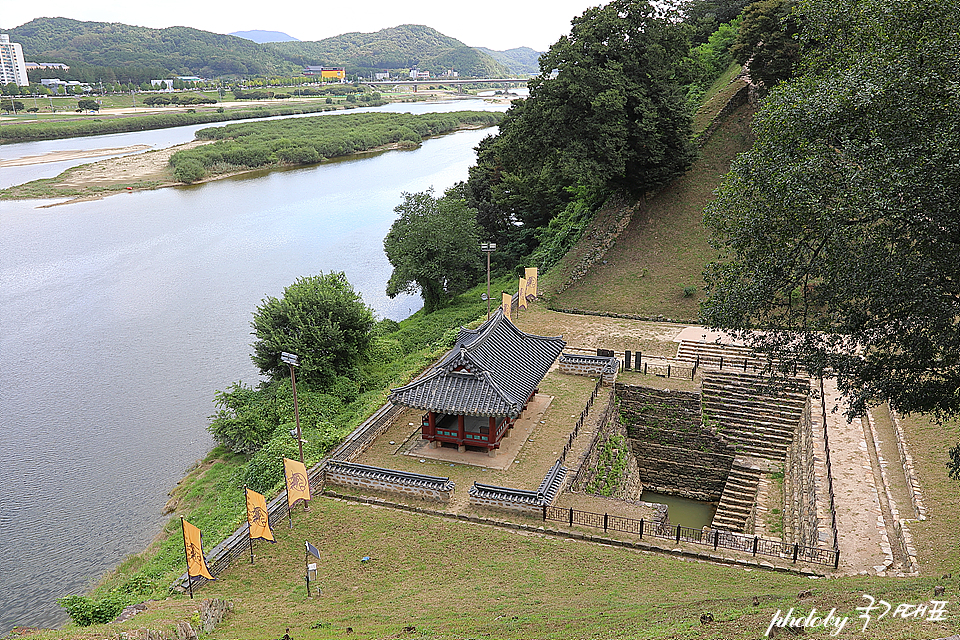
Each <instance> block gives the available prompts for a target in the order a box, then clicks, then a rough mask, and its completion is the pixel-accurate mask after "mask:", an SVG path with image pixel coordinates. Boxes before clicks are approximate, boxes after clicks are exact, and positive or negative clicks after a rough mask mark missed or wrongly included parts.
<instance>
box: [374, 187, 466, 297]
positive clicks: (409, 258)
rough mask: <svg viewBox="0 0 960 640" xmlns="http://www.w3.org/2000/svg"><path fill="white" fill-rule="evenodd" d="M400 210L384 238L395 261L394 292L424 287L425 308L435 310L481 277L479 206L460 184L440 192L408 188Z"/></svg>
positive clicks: (389, 256)
mask: <svg viewBox="0 0 960 640" xmlns="http://www.w3.org/2000/svg"><path fill="white" fill-rule="evenodd" d="M394 211H396V212H397V213H398V214H400V217H399V218H397V220H396V221H395V222H394V223H393V225H392V226H391V227H390V231H389V232H388V233H387V236H386V238H384V239H383V249H384V251H385V252H386V254H387V259H388V260H389V261H390V264H391V265H393V273H392V274H391V275H390V280H389V281H388V282H387V295H388V296H390V297H391V298H394V297H396V296H397V295H399V294H400V293H416V292H417V291H419V292H420V294H421V295H422V296H423V308H424V311H425V312H426V313H431V312H432V311H434V310H435V309H438V308H440V307H442V306H444V305H445V304H446V303H447V302H448V301H449V300H450V298H452V297H453V296H455V295H458V294H460V293H463V292H464V291H466V290H467V289H469V288H470V287H472V286H473V285H475V284H477V282H479V280H480V274H481V273H482V267H481V264H482V262H483V258H482V256H481V253H480V226H479V225H478V224H477V211H476V209H471V208H470V207H468V206H467V204H466V201H465V200H464V198H463V195H462V194H461V193H460V191H459V190H457V189H451V190H450V191H448V192H447V193H446V194H444V195H443V196H442V197H440V198H435V197H434V196H433V189H429V190H427V191H424V192H421V193H404V194H403V203H402V204H399V205H397V206H396V208H395V209H394Z"/></svg>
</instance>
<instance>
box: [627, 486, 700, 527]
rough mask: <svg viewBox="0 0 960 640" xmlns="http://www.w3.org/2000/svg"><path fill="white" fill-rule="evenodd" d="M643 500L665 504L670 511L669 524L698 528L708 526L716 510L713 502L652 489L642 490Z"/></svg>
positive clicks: (641, 497)
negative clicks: (671, 494) (670, 494)
mask: <svg viewBox="0 0 960 640" xmlns="http://www.w3.org/2000/svg"><path fill="white" fill-rule="evenodd" d="M640 499H641V500H643V501H644V502H656V503H658V504H665V505H667V507H669V509H670V511H669V512H668V513H669V516H670V524H675V525H676V524H679V525H683V526H684V527H693V528H695V529H700V528H702V527H708V526H710V523H711V522H713V516H714V514H716V512H717V505H716V504H715V503H713V502H701V501H700V500H690V499H689V498H681V497H679V496H668V495H666V494H663V493H656V492H654V491H644V492H643V494H642V495H641V496H640Z"/></svg>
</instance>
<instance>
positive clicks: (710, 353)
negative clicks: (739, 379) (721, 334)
mask: <svg viewBox="0 0 960 640" xmlns="http://www.w3.org/2000/svg"><path fill="white" fill-rule="evenodd" d="M677 360H684V361H687V362H699V363H700V368H701V369H720V370H728V369H729V370H733V371H744V364H746V371H755V370H758V369H761V368H763V364H764V363H763V361H762V360H760V359H759V358H758V357H756V354H755V353H754V351H753V349H751V348H750V347H745V346H743V345H739V344H722V343H719V342H698V341H695V340H681V341H680V344H679V345H678V346H677Z"/></svg>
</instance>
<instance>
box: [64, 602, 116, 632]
mask: <svg viewBox="0 0 960 640" xmlns="http://www.w3.org/2000/svg"><path fill="white" fill-rule="evenodd" d="M57 604H58V605H60V606H61V607H63V608H64V609H66V610H67V613H69V614H70V618H71V619H72V620H73V621H74V622H75V623H76V624H78V625H80V626H81V627H89V626H90V625H92V624H106V623H107V622H112V621H113V620H115V619H116V618H117V616H118V615H120V612H121V611H123V608H124V607H125V606H126V602H125V601H124V599H123V598H122V597H121V596H119V595H117V594H110V595H108V596H107V597H106V598H103V599H101V600H94V599H92V598H88V597H87V596H66V597H63V598H60V599H59V600H57Z"/></svg>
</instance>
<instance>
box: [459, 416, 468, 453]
mask: <svg viewBox="0 0 960 640" xmlns="http://www.w3.org/2000/svg"><path fill="white" fill-rule="evenodd" d="M464 423H465V420H464V416H463V415H459V416H457V440H458V442H457V445H459V446H458V447H457V450H458V451H460V453H463V452H464V451H466V450H467V445H465V444H464V443H463V441H464V439H465V438H466V437H467V434H466V426H465V424H464Z"/></svg>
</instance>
